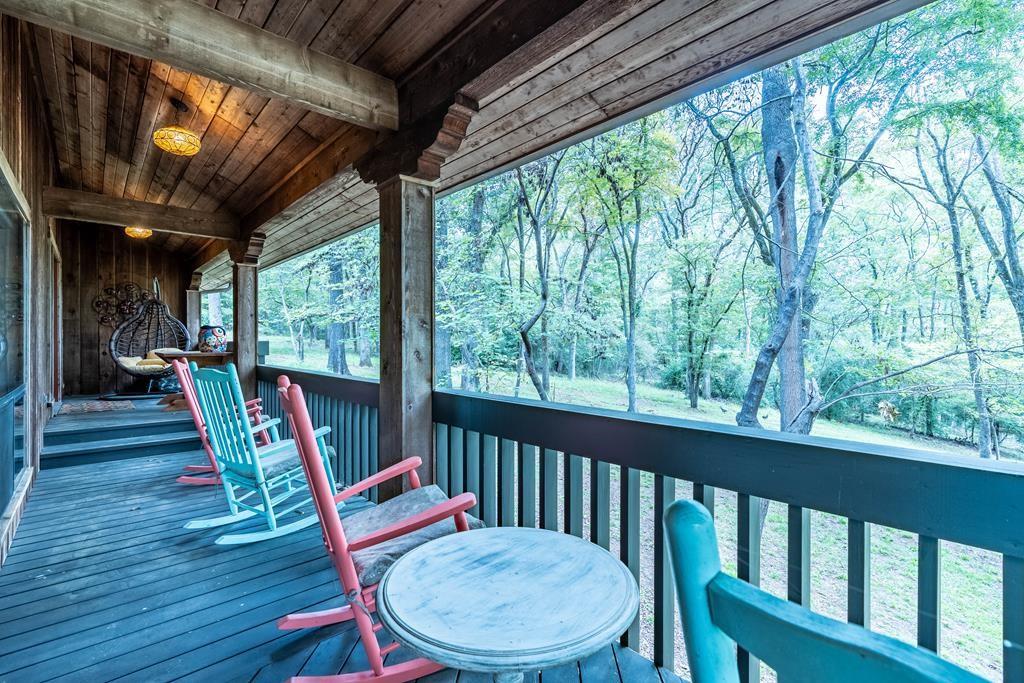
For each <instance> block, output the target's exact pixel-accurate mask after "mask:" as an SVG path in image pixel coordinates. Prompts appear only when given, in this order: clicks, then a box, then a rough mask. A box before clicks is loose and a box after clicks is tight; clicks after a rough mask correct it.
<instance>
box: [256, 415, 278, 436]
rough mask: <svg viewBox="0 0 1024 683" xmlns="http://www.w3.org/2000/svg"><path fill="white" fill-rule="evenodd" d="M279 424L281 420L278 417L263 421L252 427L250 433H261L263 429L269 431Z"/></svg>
mask: <svg viewBox="0 0 1024 683" xmlns="http://www.w3.org/2000/svg"><path fill="white" fill-rule="evenodd" d="M279 424H281V418H279V417H275V418H272V419H270V420H264V421H263V422H260V423H259V424H255V425H252V433H253V434H255V433H256V432H262V431H263V430H264V429H270V428H271V427H276V426H277V425H279Z"/></svg>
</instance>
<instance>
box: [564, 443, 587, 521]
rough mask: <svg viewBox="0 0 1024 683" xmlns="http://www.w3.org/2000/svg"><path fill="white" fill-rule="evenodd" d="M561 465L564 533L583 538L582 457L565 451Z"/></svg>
mask: <svg viewBox="0 0 1024 683" xmlns="http://www.w3.org/2000/svg"><path fill="white" fill-rule="evenodd" d="M563 467H564V468H565V471H564V472H563V473H562V486H563V488H564V489H565V494H564V495H565V503H564V504H563V507H562V510H563V514H564V518H563V520H562V526H563V528H564V529H565V533H567V534H572V535H574V536H579V537H580V538H583V458H581V457H580V456H578V455H570V454H569V453H566V454H565V460H564V465H563Z"/></svg>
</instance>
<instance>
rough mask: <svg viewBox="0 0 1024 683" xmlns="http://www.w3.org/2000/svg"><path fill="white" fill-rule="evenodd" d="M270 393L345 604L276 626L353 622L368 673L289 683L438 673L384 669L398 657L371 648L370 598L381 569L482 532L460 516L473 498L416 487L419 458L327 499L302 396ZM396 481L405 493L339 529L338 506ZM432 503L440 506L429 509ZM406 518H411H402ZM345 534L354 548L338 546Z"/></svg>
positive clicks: (414, 663)
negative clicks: (439, 541) (457, 536)
mask: <svg viewBox="0 0 1024 683" xmlns="http://www.w3.org/2000/svg"><path fill="white" fill-rule="evenodd" d="M278 387H279V388H278V393H279V395H280V400H281V407H282V409H283V410H284V413H285V415H286V416H287V418H288V421H289V423H290V424H291V429H292V435H293V436H294V438H295V445H296V448H297V449H298V451H299V456H300V458H301V460H302V466H303V468H304V469H305V474H306V480H307V481H308V482H309V490H310V492H311V494H312V497H313V500H314V502H315V503H316V511H317V515H318V516H319V517H320V525H321V531H322V532H323V540H324V546H325V547H326V548H327V554H328V555H329V556H330V558H331V560H332V561H333V562H334V567H335V569H336V570H337V572H338V578H339V579H340V581H341V586H342V590H343V591H344V598H345V600H346V602H347V603H348V604H347V605H346V606H344V607H339V608H335V609H328V610H323V611H320V612H307V613H303V614H290V615H288V616H286V617H284V618H282V619H280V620H279V621H278V622H277V626H278V628H280V629H297V628H316V627H320V626H326V625H328V624H337V623H340V622H343V621H348V620H350V619H354V620H355V622H356V627H357V629H358V631H359V638H360V640H361V641H362V645H363V647H364V648H365V650H366V654H367V658H368V660H369V662H370V667H371V670H369V671H362V672H359V673H351V674H340V675H330V676H312V677H295V678H292V679H291V681H292V683H355V682H356V681H360V682H370V681H372V682H373V683H403V682H404V681H411V680H414V679H416V678H419V677H421V676H426V675H428V674H431V673H433V672H435V671H440V670H441V669H443V668H444V667H443V666H441V665H440V664H437V663H435V662H432V661H430V660H427V659H423V658H417V659H413V660H410V661H405V662H402V663H400V664H391V665H385V663H384V659H385V657H386V656H387V655H388V654H390V653H391V652H394V651H395V650H396V649H398V647H399V644H398V643H397V642H393V643H391V644H389V645H386V646H384V647H381V646H380V644H379V643H378V642H377V636H376V633H377V632H378V631H379V630H381V628H382V625H381V624H379V623H377V624H375V623H374V621H373V616H372V613H373V612H374V611H375V607H376V606H375V603H374V591H375V590H376V588H377V582H378V581H379V580H380V578H381V577H382V575H383V573H384V571H385V570H386V569H387V566H390V563H392V562H394V560H395V559H397V558H398V557H399V556H400V555H402V554H404V553H405V552H408V551H409V550H411V549H412V547H415V546H417V545H421V544H422V543H425V542H427V541H429V540H431V539H433V538H438V537H440V536H444V535H447V534H449V533H452V532H455V531H466V530H468V529H469V528H470V526H475V527H476V526H482V525H481V523H480V522H479V520H476V519H474V518H473V517H470V516H469V515H467V514H466V511H467V510H468V509H470V508H471V507H473V505H475V504H476V498H475V496H474V495H473V494H472V493H463V494H461V495H459V496H456V497H455V498H452V499H450V500H449V499H447V497H446V496H445V495H444V493H442V492H441V490H440V489H438V488H437V487H436V486H425V487H421V486H420V481H419V477H418V476H417V474H416V468H417V467H418V466H419V465H420V464H421V461H420V459H419V458H406V459H405V460H403V461H402V462H400V463H398V464H396V465H393V466H391V467H389V468H387V469H386V470H384V471H382V472H379V473H377V474H375V475H373V476H371V477H367V478H366V479H364V480H363V481H361V482H359V483H358V484H355V485H353V486H350V487H349V488H347V489H345V490H343V491H342V492H340V493H338V494H336V495H335V494H334V493H333V491H334V488H333V487H332V486H331V483H330V482H329V481H328V478H327V473H326V471H325V470H324V466H323V462H322V461H321V459H320V455H319V449H318V448H317V439H316V436H315V434H314V431H313V425H312V422H311V421H310V418H309V413H308V411H307V410H306V401H305V399H304V398H303V395H302V388H301V387H299V386H298V385H296V384H291V383H290V382H289V380H288V378H287V377H285V376H284V375H282V376H281V377H279V378H278ZM402 475H406V476H407V477H408V481H409V487H410V490H408V491H406V492H405V493H403V494H402V495H400V496H398V497H396V498H393V499H391V500H389V501H387V502H385V503H382V504H380V505H377V506H375V507H373V508H370V509H369V510H366V511H363V512H359V513H356V514H354V515H352V516H350V517H347V518H346V519H345V522H344V524H343V523H342V520H341V517H340V515H339V514H338V509H337V507H336V506H337V504H338V503H339V502H341V501H343V500H345V499H348V498H351V497H352V496H354V495H356V494H358V493H362V492H364V491H366V490H368V489H370V488H372V487H374V486H376V485H378V484H380V483H382V482H384V481H387V480H388V479H392V478H394V477H400V476H402ZM403 499H405V500H404V501H403ZM438 500H440V502H435V501H438ZM406 512H411V513H412V514H411V515H405V514H403V513H406ZM395 513H398V514H399V515H401V516H400V517H399V518H398V521H392V520H393V519H394V517H395V516H397V515H395ZM389 516H390V518H389ZM449 520H452V521H449ZM389 522H390V523H389ZM453 522H454V523H453ZM345 527H348V528H349V529H348V530H349V532H350V533H351V534H352V535H353V536H355V537H356V540H354V541H349V540H348V539H347V538H346V530H345ZM357 531H358V532H361V533H357Z"/></svg>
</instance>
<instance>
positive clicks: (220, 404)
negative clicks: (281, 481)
mask: <svg viewBox="0 0 1024 683" xmlns="http://www.w3.org/2000/svg"><path fill="white" fill-rule="evenodd" d="M192 377H193V381H194V382H195V388H196V397H197V398H198V399H199V409H200V411H201V412H202V414H203V417H204V422H205V423H206V431H207V438H208V439H209V441H210V446H211V447H212V448H213V452H214V454H215V455H216V456H217V459H218V460H220V461H221V462H222V463H223V464H224V467H225V469H227V470H229V471H232V472H236V473H238V474H241V475H243V476H247V477H251V478H252V479H254V480H255V481H256V482H262V481H263V471H262V468H261V467H260V460H259V457H257V451H256V439H255V437H254V436H253V433H252V427H251V426H250V425H249V418H248V416H247V413H246V406H245V398H244V397H243V396H242V390H241V385H240V383H239V381H238V371H237V370H236V369H235V366H234V364H230V363H229V364H228V366H227V370H226V371H222V370H215V369H213V368H202V369H199V368H197V367H196V365H195V364H192Z"/></svg>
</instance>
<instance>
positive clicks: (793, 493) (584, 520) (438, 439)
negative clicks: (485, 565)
mask: <svg viewBox="0 0 1024 683" xmlns="http://www.w3.org/2000/svg"><path fill="white" fill-rule="evenodd" d="M281 372H285V373H286V374H289V375H290V376H291V378H292V381H295V382H298V383H299V384H302V386H303V389H304V391H305V392H306V395H307V399H308V400H309V401H310V402H311V410H313V411H314V413H313V414H314V420H315V421H316V420H317V419H318V418H317V415H318V414H319V416H320V423H323V424H331V425H332V426H333V427H335V429H334V434H333V435H332V436H333V438H336V439H337V442H336V443H337V444H338V445H336V446H335V448H336V449H337V450H338V455H339V471H340V472H342V475H341V476H342V478H344V479H345V480H346V481H350V480H353V479H351V477H355V479H358V478H359V477H361V476H364V475H365V474H368V473H371V472H373V471H375V468H376V462H377V459H376V458H377V453H376V426H377V422H376V406H377V398H378V392H377V385H376V383H374V382H368V381H365V380H353V379H348V378H340V377H336V376H331V375H324V374H319V373H307V372H297V371H291V370H278V369H273V368H266V367H261V368H260V369H259V373H258V377H259V380H260V391H261V395H264V394H265V387H270V386H271V385H272V382H274V381H276V377H277V375H278V374H280V373H281ZM267 395H269V394H267ZM264 400H265V401H268V399H267V398H266V396H265V398H264ZM268 403H270V404H274V403H276V402H274V401H268ZM433 403H434V405H433V411H434V420H435V468H436V469H435V480H436V482H437V484H438V485H439V486H440V487H441V488H442V489H444V490H445V492H446V493H448V494H449V495H456V494H458V493H462V492H464V491H471V492H473V493H474V494H476V497H477V501H478V503H477V508H476V510H474V514H476V515H477V516H478V517H480V518H481V519H483V520H484V521H485V522H486V523H487V524H488V525H519V526H537V527H542V528H547V529H553V530H558V531H563V532H565V533H571V534H575V535H577V536H586V537H587V538H589V539H590V540H591V541H593V542H594V543H597V544H599V545H602V546H604V547H606V548H610V549H612V550H613V551H617V552H618V555H619V557H620V558H621V559H622V561H623V562H624V563H625V564H626V565H627V566H628V567H629V568H630V570H631V571H632V572H633V574H634V576H636V577H637V579H638V581H640V583H641V587H642V589H643V590H644V591H645V593H646V595H647V597H648V599H649V601H651V602H653V605H651V607H652V609H650V610H649V614H650V618H649V622H648V623H647V624H645V626H644V629H643V632H644V634H645V635H647V637H648V638H649V639H650V640H649V642H645V643H641V625H640V621H639V619H638V621H637V622H634V624H633V625H632V626H631V627H630V628H629V630H628V631H627V632H626V633H625V634H624V635H623V643H624V644H625V645H628V646H630V647H633V648H635V649H638V650H641V651H647V652H650V653H652V654H653V658H654V661H655V663H656V664H658V665H659V666H664V667H666V668H669V669H671V668H672V666H673V664H674V659H675V655H676V644H675V642H676V641H675V635H676V632H675V610H676V608H675V600H674V595H673V587H672V580H671V572H670V569H669V566H668V562H667V559H666V554H665V553H666V549H665V547H664V542H663V534H662V533H661V527H660V520H661V517H662V513H663V512H664V510H665V508H666V507H667V506H668V505H669V504H670V503H671V502H672V501H673V500H674V499H675V498H676V497H677V495H678V494H679V493H681V492H683V491H687V492H688V494H689V495H692V496H693V497H694V498H696V499H697V500H699V501H701V502H703V503H704V505H705V506H707V507H708V508H709V509H711V510H712V513H714V511H715V498H716V492H717V491H732V492H735V493H736V506H735V508H736V515H737V518H736V520H735V523H736V530H737V543H736V557H735V565H736V573H737V575H738V576H739V578H741V579H745V580H747V581H751V582H753V583H758V582H759V580H760V574H761V546H762V544H761V539H760V534H761V530H762V524H761V515H762V514H763V508H762V500H770V501H776V502H778V503H782V504H784V505H785V509H786V512H787V533H786V546H787V547H786V556H787V558H786V559H787V562H786V565H787V568H786V590H787V593H788V597H789V598H790V599H791V600H793V601H795V602H798V603H802V604H807V602H808V601H809V599H810V585H811V536H810V526H811V525H810V513H811V511H812V510H816V511H820V512H825V513H829V514H833V515H838V516H840V517H844V518H846V520H847V535H848V538H847V567H846V570H847V571H846V616H847V619H848V620H849V621H850V622H852V623H857V624H862V625H868V626H870V611H871V558H872V551H871V536H872V527H874V526H885V527H891V528H894V529H899V530H903V531H908V532H911V533H913V534H915V535H916V536H917V545H918V548H917V565H918V571H917V581H916V592H917V595H916V605H917V606H916V615H915V617H916V624H917V642H918V644H919V645H921V646H922V647H926V648H929V649H932V650H938V649H939V643H940V637H941V632H942V620H941V618H940V615H941V604H942V593H941V586H942V582H941V580H940V578H941V573H942V570H941V562H940V557H941V553H940V546H941V544H942V543H943V542H953V543H960V544H964V545H969V546H974V547H976V548H982V549H985V550H988V551H993V552H995V553H999V554H1000V555H1001V556H1002V601H1003V604H1002V631H1003V643H1002V647H1003V679H1004V680H1005V681H1024V646H1022V645H1024V467H1021V466H1020V465H1019V464H1015V463H1006V462H993V461H981V460H977V459H972V458H960V457H954V456H943V455H939V454H932V453H928V452H923V451H915V450H907V449H900V448H894V447H886V446H876V445H869V444H854V443H852V442H847V441H839V440H833V439H823V438H818V437H804V436H797V435H791V434H786V435H782V434H778V433H773V432H767V431H759V430H750V429H743V428H739V427H731V426H727V425H712V424H708V423H703V422H700V423H698V422H691V421H686V420H679V419H673V418H659V417H652V416H646V415H644V416H639V415H629V414H626V413H622V412H616V411H607V410H600V409H588V408H581V407H578V406H568V405H559V404H550V403H548V404H545V403H540V402H538V401H529V400H521V399H512V398H504V397H494V396H484V395H479V394H471V393H464V392H458V391H435V392H434V402H433ZM270 410H271V412H272V411H273V408H270ZM317 410H319V411H320V412H319V413H317V412H315V411H317ZM642 479H643V480H644V481H645V482H646V483H645V484H644V487H645V488H644V493H643V496H642V491H641V480H642ZM687 483H688V486H687V485H686V484H687ZM651 485H652V487H653V494H652V495H649V494H648V491H650V488H648V486H651ZM613 494H614V495H615V500H613ZM651 507H653V510H650V508H651ZM719 507H720V510H719V514H721V506H719ZM645 513H646V514H645ZM645 524H646V525H653V528H644V525H645ZM645 537H646V538H652V539H653V543H652V544H651V547H647V546H646V545H645V544H643V543H642V542H641V539H642V538H645ZM613 543H615V545H616V547H613V546H612V544H613ZM645 565H646V566H650V567H653V571H651V572H647V571H645V572H643V574H644V575H643V576H642V575H641V574H642V572H641V567H642V566H645ZM645 584H647V585H645ZM908 617H909V615H908ZM738 656H739V661H740V667H741V671H742V672H743V674H744V676H743V679H744V680H748V681H753V680H758V678H759V669H758V663H757V661H756V660H754V659H753V658H752V657H750V656H749V655H747V654H746V653H744V652H740V653H739V655H738Z"/></svg>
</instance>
